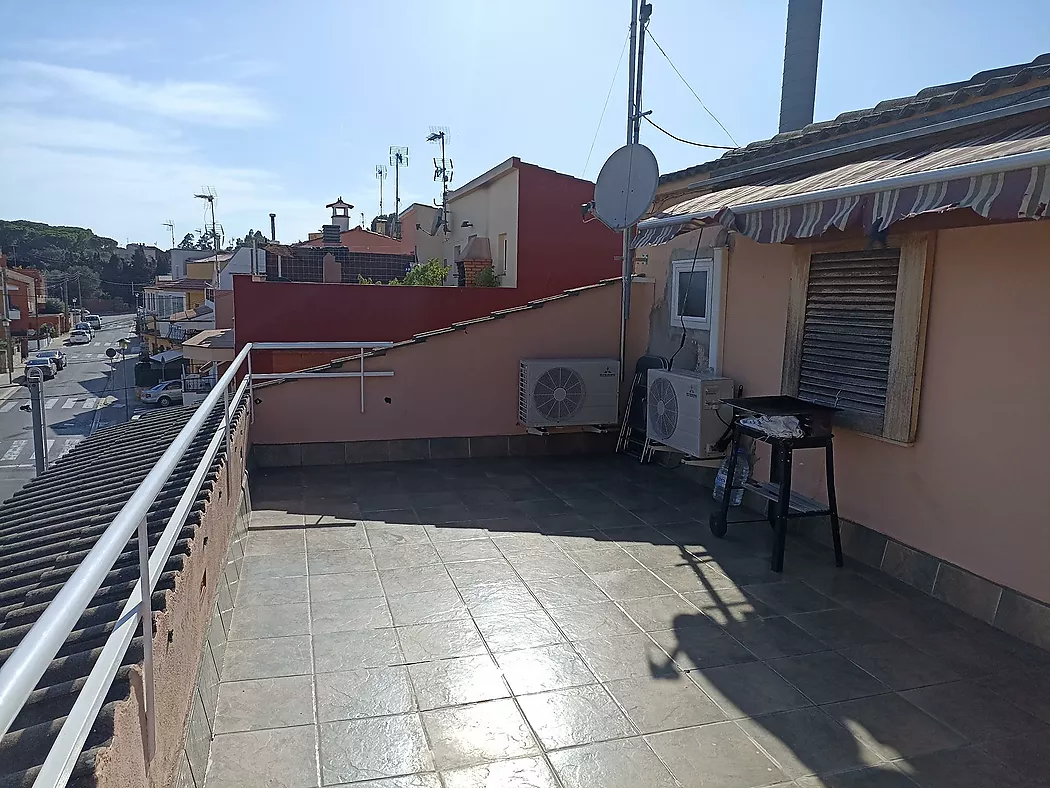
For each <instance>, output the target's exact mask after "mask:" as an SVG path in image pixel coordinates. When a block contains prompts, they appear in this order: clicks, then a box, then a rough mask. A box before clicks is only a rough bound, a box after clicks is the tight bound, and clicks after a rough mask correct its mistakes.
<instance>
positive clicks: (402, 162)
mask: <svg viewBox="0 0 1050 788" xmlns="http://www.w3.org/2000/svg"><path fill="white" fill-rule="evenodd" d="M390 166H391V167H393V168H394V237H395V238H397V240H399V241H400V240H401V183H400V175H401V168H402V167H407V166H408V147H407V146H405V145H391V146H390Z"/></svg>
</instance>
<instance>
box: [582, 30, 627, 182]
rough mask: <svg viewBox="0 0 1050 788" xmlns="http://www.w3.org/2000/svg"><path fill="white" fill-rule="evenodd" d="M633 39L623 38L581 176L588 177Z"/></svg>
mask: <svg viewBox="0 0 1050 788" xmlns="http://www.w3.org/2000/svg"><path fill="white" fill-rule="evenodd" d="M630 40H631V36H630V34H628V35H627V37H626V38H625V39H624V40H623V49H621V50H620V59H619V60H617V61H616V70H615V71H613V77H612V82H610V83H609V92H608V93H606V94H605V104H604V105H603V106H602V114H601V116H600V117H599V118H598V127H597V128H596V129H595V130H594V138H593V139H592V140H591V147H590V149H589V150H588V151H587V161H585V162H584V163H583V174H582V176H581V177H586V175H587V167H588V166H590V163H591V154H592V153H594V144H595V143H596V142H597V141H598V132H599V131H601V130H602V121H604V120H605V111H606V110H607V109H609V99H610V98H612V92H613V88H614V87H616V77H617V76H619V74H620V66H621V65H623V53H624V52H626V51H627V44H628V42H629V41H630Z"/></svg>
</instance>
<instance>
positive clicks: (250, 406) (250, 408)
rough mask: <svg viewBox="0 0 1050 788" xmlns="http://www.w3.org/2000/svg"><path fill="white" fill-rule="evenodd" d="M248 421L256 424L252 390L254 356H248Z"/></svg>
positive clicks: (253, 391) (253, 392)
mask: <svg viewBox="0 0 1050 788" xmlns="http://www.w3.org/2000/svg"><path fill="white" fill-rule="evenodd" d="M248 413H249V414H250V417H249V419H248V421H249V423H250V424H254V423H255V390H254V389H253V388H252V354H251V353H249V354H248Z"/></svg>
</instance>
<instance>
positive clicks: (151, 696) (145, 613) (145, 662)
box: [139, 516, 157, 771]
mask: <svg viewBox="0 0 1050 788" xmlns="http://www.w3.org/2000/svg"><path fill="white" fill-rule="evenodd" d="M139 590H140V593H141V594H142V601H141V602H140V603H139V615H140V616H141V617H142V684H143V693H144V695H145V702H146V743H145V744H146V770H147V771H149V764H150V761H152V760H153V754H154V753H155V752H156V751H157V713H156V708H157V707H156V689H155V684H154V676H153V604H152V599H151V596H152V594H151V592H150V582H149V532H148V531H147V529H146V517H145V516H143V517H142V519H141V520H139Z"/></svg>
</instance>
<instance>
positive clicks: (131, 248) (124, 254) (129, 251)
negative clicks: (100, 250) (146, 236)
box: [113, 244, 163, 263]
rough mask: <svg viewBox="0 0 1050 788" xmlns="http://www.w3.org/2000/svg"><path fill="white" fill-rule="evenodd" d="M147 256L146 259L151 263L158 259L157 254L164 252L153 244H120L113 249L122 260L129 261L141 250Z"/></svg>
mask: <svg viewBox="0 0 1050 788" xmlns="http://www.w3.org/2000/svg"><path fill="white" fill-rule="evenodd" d="M140 249H141V250H142V253H143V254H144V255H145V256H146V259H147V260H149V261H150V262H151V263H155V262H156V261H157V255H158V254H162V253H163V252H162V250H161V249H158V248H157V247H156V246H153V245H151V244H128V245H127V246H118V247H117V248H116V249H114V250H113V254H115V255H116V256H117V257H119V258H120V259H121V260H124V261H125V262H128V261H130V260H131V258H133V257H134V256H135V253H136V252H138V251H139V250H140Z"/></svg>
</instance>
